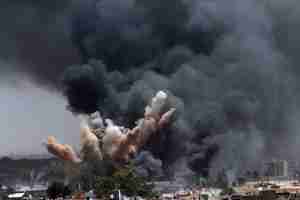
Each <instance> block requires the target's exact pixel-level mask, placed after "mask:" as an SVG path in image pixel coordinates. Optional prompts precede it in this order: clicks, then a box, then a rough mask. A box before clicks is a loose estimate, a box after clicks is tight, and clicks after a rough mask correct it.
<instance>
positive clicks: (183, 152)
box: [63, 0, 298, 176]
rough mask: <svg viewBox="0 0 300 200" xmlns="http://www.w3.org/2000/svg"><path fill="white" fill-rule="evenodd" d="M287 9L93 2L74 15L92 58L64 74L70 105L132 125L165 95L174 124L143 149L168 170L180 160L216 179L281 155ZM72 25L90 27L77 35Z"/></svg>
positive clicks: (293, 94) (288, 65)
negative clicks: (159, 95) (161, 93)
mask: <svg viewBox="0 0 300 200" xmlns="http://www.w3.org/2000/svg"><path fill="white" fill-rule="evenodd" d="M280 4H284V5H285V7H283V8H282V10H281V5H280ZM293 4H295V2H292V1H288V2H286V3H280V2H277V1H263V2H261V1H256V0H251V1H247V2H245V1H236V0H232V1H230V2H226V3H225V2H222V1H219V0H213V1H206V0H202V1H193V0H188V1H183V0H176V1H175V2H174V1H172V2H169V1H164V2H163V3H161V1H151V2H148V1H134V0H126V1H122V2H120V1H118V0H113V1H111V0H110V1H106V0H100V1H95V2H94V4H93V6H91V7H90V9H91V10H90V12H89V13H93V16H92V15H91V14H89V15H86V14H85V13H86V12H87V11H84V12H82V13H79V14H78V13H77V15H75V16H74V19H76V20H77V21H76V22H77V23H73V26H72V30H73V37H75V38H77V39H78V38H80V40H77V45H78V48H79V49H80V50H81V53H82V56H83V57H84V59H83V60H85V61H87V60H89V62H86V64H84V65H83V66H73V67H71V68H69V69H68V70H70V71H67V73H66V74H65V76H64V80H63V81H64V83H65V84H64V85H65V88H66V89H65V95H66V96H67V98H68V100H69V104H70V107H71V109H72V110H74V111H75V112H76V111H79V112H84V113H91V112H94V111H97V110H100V111H101V112H102V113H103V114H104V115H106V116H110V117H116V119H117V120H118V122H119V123H121V124H131V126H133V125H134V119H137V118H138V117H137V116H138V115H141V114H142V112H143V107H144V105H146V104H147V101H148V99H149V98H150V97H151V96H152V95H153V94H154V92H156V91H157V90H160V89H166V90H167V91H168V93H169V95H170V96H171V97H172V98H170V99H171V100H170V101H172V102H171V103H172V105H176V108H177V109H178V111H179V118H178V119H177V121H176V123H175V124H174V125H172V126H171V127H169V128H168V130H165V133H164V134H160V136H159V137H158V138H153V141H151V142H149V144H148V145H147V147H146V148H145V149H146V150H148V151H147V152H151V154H152V155H151V156H154V158H155V159H159V160H161V161H162V169H164V171H165V172H167V171H168V170H169V171H171V174H172V172H175V171H178V170H175V169H177V168H178V167H176V166H177V165H178V163H180V162H182V161H180V162H179V161H178V159H180V160H184V162H186V164H187V166H189V168H190V169H192V170H193V171H194V172H197V173H200V174H202V175H204V176H207V175H208V174H210V175H213V176H214V175H215V174H216V173H218V171H221V170H223V169H225V170H228V171H234V172H235V174H239V175H240V174H242V173H244V172H245V171H246V170H247V169H250V168H252V169H253V168H254V169H257V168H258V166H259V164H260V163H261V160H263V159H266V158H268V157H283V156H285V155H284V154H281V153H279V152H278V151H277V150H276V149H278V147H277V145H279V144H280V142H281V141H282V140H286V139H287V140H289V139H288V138H289V137H292V138H293V137H295V135H294V133H292V132H291V131H290V130H289V129H288V127H287V125H288V122H289V121H290V120H291V119H292V118H293V117H291V115H290V112H291V110H292V107H294V106H295V105H297V99H298V94H297V80H296V77H297V74H298V72H297V69H296V63H297V61H296V60H297V56H295V54H294V53H291V52H294V51H293V50H291V48H295V49H296V48H297V47H295V46H297V45H298V44H297V43H293V44H291V43H289V45H290V47H288V45H287V43H288V42H289V41H285V40H287V39H286V37H284V36H286V35H288V34H291V33H290V32H292V33H294V32H293V28H292V27H291V25H290V24H289V25H287V24H286V23H287V22H288V20H290V18H292V19H295V20H296V18H293V17H295V16H291V15H290V16H289V17H287V18H280V21H279V20H278V18H279V17H280V15H281V14H283V13H286V12H287V9H288V8H292V6H293ZM295 9H296V8H295ZM295 13H296V10H295ZM295 15H296V14H295ZM79 19H82V22H84V21H85V20H88V21H90V23H89V24H88V25H89V27H88V28H87V27H85V30H84V31H83V30H82V27H83V24H80V20H79ZM295 23H296V22H295ZM281 27H285V29H284V30H281ZM278 30H281V32H279V33H278ZM295 31H297V30H295ZM79 44H80V45H79ZM91 58H92V60H91ZM295 59H296V60H295ZM97 60H98V61H97ZM99 60H101V61H99ZM72 70H73V73H72V72H71V71H72ZM75 71H76V72H75ZM85 102H86V104H85ZM84 106H87V107H86V108H84ZM116 113H118V116H116ZM166 144H167V145H166ZM291 149H293V150H294V148H291ZM287 152H288V151H287ZM144 157H147V156H144ZM150 158H151V157H150ZM150 158H149V160H151V159H150ZM237 158H238V159H237ZM145 169H146V168H145ZM145 173H146V172H145Z"/></svg>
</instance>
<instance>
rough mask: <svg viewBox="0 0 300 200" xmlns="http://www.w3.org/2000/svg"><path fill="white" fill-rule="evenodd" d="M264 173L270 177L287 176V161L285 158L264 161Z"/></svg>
mask: <svg viewBox="0 0 300 200" xmlns="http://www.w3.org/2000/svg"><path fill="white" fill-rule="evenodd" d="M266 170H267V171H266V175H267V176H271V177H278V176H284V177H288V175H289V174H288V171H289V170H288V162H287V161H286V160H272V161H271V162H268V163H266Z"/></svg>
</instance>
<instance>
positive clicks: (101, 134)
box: [47, 91, 175, 164]
mask: <svg viewBox="0 0 300 200" xmlns="http://www.w3.org/2000/svg"><path fill="white" fill-rule="evenodd" d="M167 97H168V96H167V94H166V93H164V92H162V91H159V92H158V93H157V94H156V96H155V97H154V98H153V99H152V101H151V104H150V105H148V106H147V107H146V109H145V114H144V118H143V119H140V120H139V121H138V122H137V125H136V127H134V128H133V129H126V128H124V127H120V126H117V125H115V124H114V122H113V121H112V120H111V119H106V120H105V123H106V125H107V126H106V127H105V126H103V120H102V118H101V115H100V113H99V112H97V113H94V114H92V115H91V116H83V115H81V116H80V118H81V121H82V122H81V127H80V129H81V130H80V139H81V140H80V141H81V157H82V159H83V160H86V161H97V160H98V161H101V160H103V159H109V160H112V161H113V162H114V163H115V164H125V163H128V162H129V160H130V159H131V158H134V156H135V155H136V154H137V153H138V151H140V149H141V148H142V147H143V146H144V145H145V144H146V143H147V141H148V140H149V138H150V137H151V136H152V135H153V134H155V133H156V132H157V131H158V130H159V129H161V128H163V126H164V125H166V124H170V122H171V117H172V115H173V114H174V112H175V109H174V108H171V109H170V110H169V111H167V112H165V113H164V112H163V108H165V107H166V100H167ZM87 120H92V121H91V123H92V124H94V125H95V124H98V125H100V128H98V129H91V128H90V127H89V124H88V121H87ZM47 149H48V151H49V152H50V153H52V154H54V155H55V156H57V157H59V158H61V159H63V160H66V161H72V162H74V163H78V162H80V159H79V158H77V157H76V154H75V152H74V151H73V149H72V148H71V147H70V146H69V145H61V144H58V143H57V142H56V140H55V138H54V137H49V138H48V143H47Z"/></svg>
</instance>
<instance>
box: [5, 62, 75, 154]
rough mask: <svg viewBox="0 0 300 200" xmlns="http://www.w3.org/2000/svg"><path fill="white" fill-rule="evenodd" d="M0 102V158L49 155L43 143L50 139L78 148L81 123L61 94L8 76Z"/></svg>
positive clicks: (8, 74) (22, 76) (12, 75)
mask: <svg viewBox="0 0 300 200" xmlns="http://www.w3.org/2000/svg"><path fill="white" fill-rule="evenodd" d="M2 65H4V64H3V63H2ZM0 99H1V100H0V102H1V103H0V122H1V133H0V156H2V155H6V154H11V153H15V154H29V153H34V154H36V153H37V154H39V153H46V150H45V148H44V146H42V142H43V141H46V139H47V136H48V135H54V136H56V137H57V138H58V139H59V140H60V141H61V142H63V143H71V144H75V145H76V144H77V145H78V141H79V134H78V132H79V125H78V121H77V119H76V117H75V116H73V115H72V114H71V113H70V112H69V111H67V110H66V109H65V105H66V101H65V100H64V98H63V97H61V96H60V95H59V94H57V93H55V92H53V91H48V90H46V89H45V88H38V87H37V86H36V84H33V83H32V82H31V81H30V80H29V79H28V78H26V76H25V75H24V74H16V73H6V74H5V76H1V79H0ZM62 133H66V134H62Z"/></svg>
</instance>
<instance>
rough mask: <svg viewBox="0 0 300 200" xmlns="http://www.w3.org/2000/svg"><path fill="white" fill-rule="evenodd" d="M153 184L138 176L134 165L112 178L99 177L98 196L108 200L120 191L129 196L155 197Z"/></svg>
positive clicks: (120, 170) (123, 169) (114, 174)
mask: <svg viewBox="0 0 300 200" xmlns="http://www.w3.org/2000/svg"><path fill="white" fill-rule="evenodd" d="M153 187H154V186H153V184H151V183H148V182H147V180H146V179H145V178H143V177H139V176H137V174H136V173H135V171H134V167H133V165H131V164H130V165H128V166H126V167H124V168H122V169H119V170H116V171H115V172H114V173H113V174H112V176H104V177H98V178H97V181H96V187H95V188H96V195H97V196H98V197H99V198H104V199H108V198H109V195H110V194H112V193H113V192H114V191H116V190H120V191H121V192H122V193H123V194H125V195H127V196H141V197H149V198H151V197H154V196H155V192H153Z"/></svg>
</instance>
